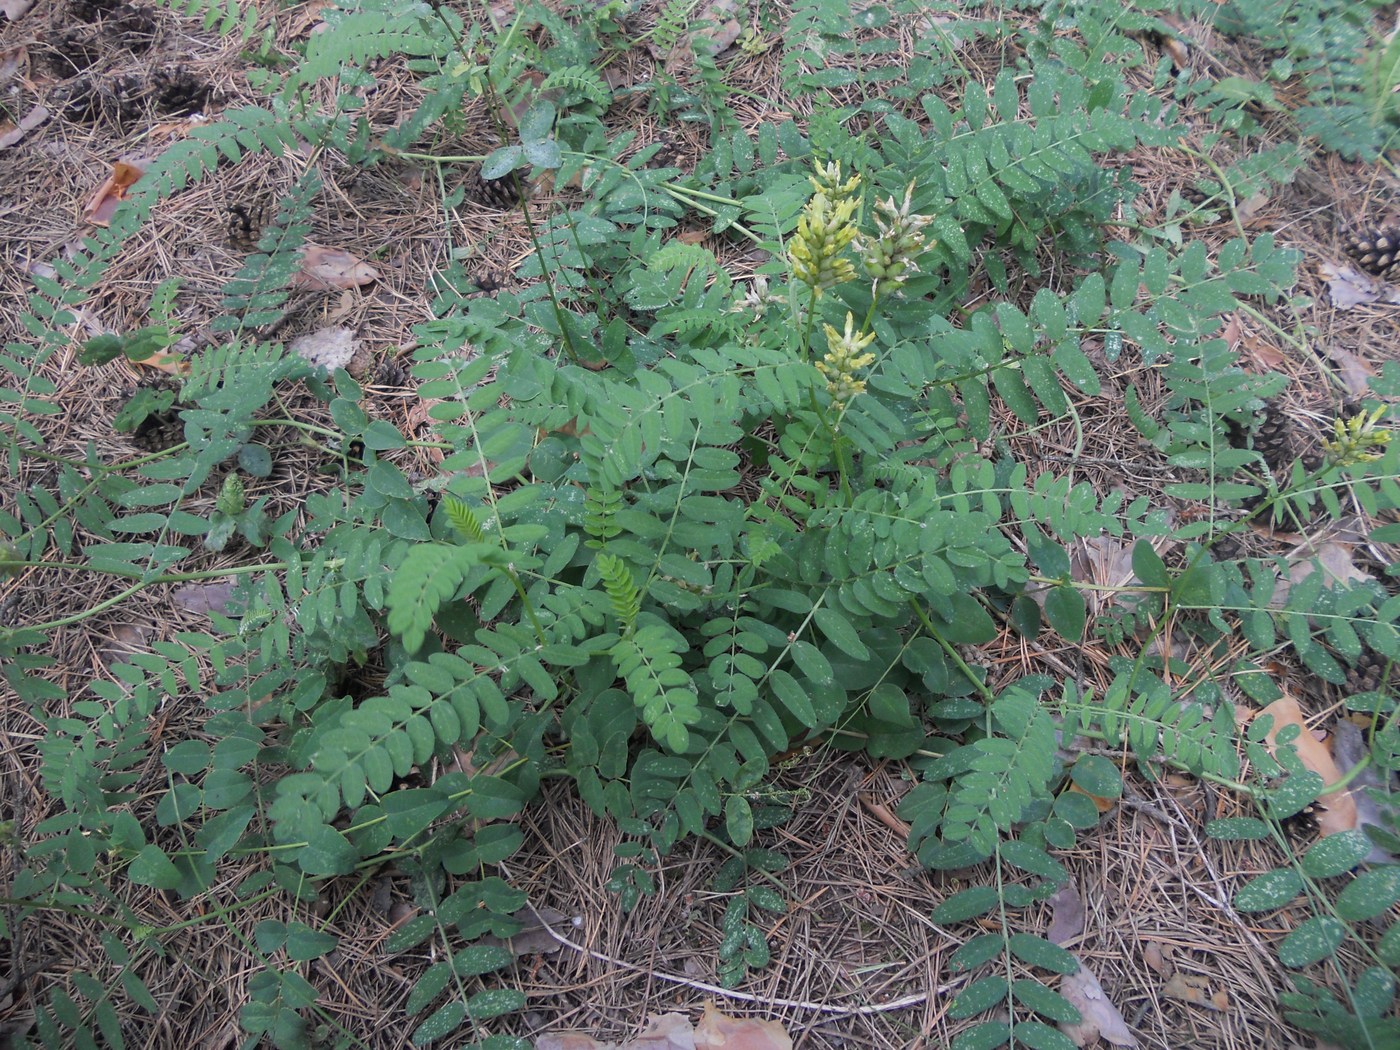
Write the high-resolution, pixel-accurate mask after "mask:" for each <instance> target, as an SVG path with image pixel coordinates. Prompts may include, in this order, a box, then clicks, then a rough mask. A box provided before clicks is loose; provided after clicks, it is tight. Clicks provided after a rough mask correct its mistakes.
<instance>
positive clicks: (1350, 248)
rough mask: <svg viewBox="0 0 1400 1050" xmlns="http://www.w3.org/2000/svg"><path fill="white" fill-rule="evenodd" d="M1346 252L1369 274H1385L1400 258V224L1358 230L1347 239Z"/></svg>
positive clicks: (1382, 224) (1390, 223)
mask: <svg viewBox="0 0 1400 1050" xmlns="http://www.w3.org/2000/svg"><path fill="white" fill-rule="evenodd" d="M1346 250H1347V254H1348V255H1350V256H1351V257H1352V258H1353V259H1355V260H1356V264H1357V265H1358V266H1360V267H1361V269H1363V270H1365V271H1366V272H1367V273H1374V274H1384V273H1386V272H1387V271H1389V270H1390V269H1391V268H1392V267H1393V266H1394V265H1395V263H1396V260H1397V258H1400V224H1397V223H1392V222H1388V223H1381V224H1380V225H1378V226H1368V227H1365V228H1363V229H1360V230H1357V231H1356V232H1354V233H1352V234H1351V236H1349V237H1348V238H1347V241H1346Z"/></svg>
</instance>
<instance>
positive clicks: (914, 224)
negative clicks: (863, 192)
mask: <svg viewBox="0 0 1400 1050" xmlns="http://www.w3.org/2000/svg"><path fill="white" fill-rule="evenodd" d="M913 198H914V184H913V183H912V182H911V183H910V184H909V188H908V189H906V190H905V191H904V203H903V204H900V205H896V204H895V202H894V198H893V197H890V198H889V199H888V200H886V201H884V202H883V203H880V204H876V205H875V228H876V229H877V230H879V231H880V235H879V236H878V237H861V238H860V239H859V240H858V241H857V243H856V249H857V250H858V251H859V252H860V258H861V264H862V265H863V266H864V268H865V272H866V273H867V274H869V275H870V278H871V280H872V281H873V282H874V294H875V296H876V297H877V298H878V297H879V296H882V295H885V294H887V293H889V292H892V291H895V290H896V289H898V288H899V286H900V285H902V284H903V283H904V282H905V280H906V279H907V278H908V276H909V273H910V271H912V269H913V263H914V260H915V259H916V258H917V257H918V256H919V255H921V254H923V253H924V252H926V251H928V250H929V249H930V248H932V247H933V246H934V244H935V243H937V242H935V241H925V240H924V238H923V229H924V227H925V226H927V225H928V224H929V223H930V222H932V221H933V220H932V217H931V216H928V215H911V214H910V213H909V208H910V205H911V202H912V201H913Z"/></svg>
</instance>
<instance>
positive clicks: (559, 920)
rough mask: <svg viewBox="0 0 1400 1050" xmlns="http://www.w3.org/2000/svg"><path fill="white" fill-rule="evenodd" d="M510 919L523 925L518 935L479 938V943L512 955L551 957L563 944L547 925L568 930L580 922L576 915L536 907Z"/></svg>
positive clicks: (529, 907) (522, 911) (527, 907)
mask: <svg viewBox="0 0 1400 1050" xmlns="http://www.w3.org/2000/svg"><path fill="white" fill-rule="evenodd" d="M511 918H513V919H519V920H520V921H521V922H522V923H524V925H523V926H522V927H521V929H520V932H519V933H516V934H514V935H512V936H510V937H496V936H493V935H492V934H489V933H488V934H487V935H486V936H484V937H482V938H481V943H482V944H492V945H495V946H496V947H498V948H505V949H506V950H507V951H508V952H510V953H511V954H512V955H550V954H553V953H554V952H557V951H558V950H559V949H560V948H562V947H563V945H561V944H560V943H559V942H558V941H557V940H556V939H555V938H554V936H553V935H552V934H551V933H550V932H549V929H548V928H547V926H548V927H553V928H555V929H558V928H561V927H562V928H563V929H566V930H567V929H571V928H573V927H575V926H579V925H581V924H582V922H583V920H582V919H581V918H579V917H577V916H573V915H565V914H564V913H563V912H562V911H557V910H556V909H554V908H545V907H540V908H536V907H532V906H529V905H527V906H526V907H524V908H521V909H520V910H519V911H517V912H516V913H515V914H514V915H512V916H511Z"/></svg>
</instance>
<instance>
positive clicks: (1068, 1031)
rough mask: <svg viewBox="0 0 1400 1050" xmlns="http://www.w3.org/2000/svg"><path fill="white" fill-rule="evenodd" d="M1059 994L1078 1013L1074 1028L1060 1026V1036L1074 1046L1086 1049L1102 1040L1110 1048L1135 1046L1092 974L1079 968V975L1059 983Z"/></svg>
mask: <svg viewBox="0 0 1400 1050" xmlns="http://www.w3.org/2000/svg"><path fill="white" fill-rule="evenodd" d="M1060 994H1061V995H1063V996H1064V997H1065V998H1066V999H1067V1000H1069V1002H1070V1003H1071V1004H1072V1005H1073V1006H1074V1008H1075V1009H1076V1010H1078V1011H1079V1017H1080V1020H1079V1023H1078V1024H1063V1023H1062V1024H1061V1025H1060V1031H1062V1032H1064V1034H1065V1035H1067V1036H1068V1037H1069V1038H1070V1040H1071V1041H1072V1042H1073V1043H1074V1045H1075V1046H1090V1045H1092V1044H1093V1043H1094V1042H1096V1041H1097V1040H1100V1039H1102V1040H1103V1041H1104V1042H1106V1043H1108V1044H1109V1045H1110V1046H1137V1045H1138V1041H1137V1037H1136V1036H1134V1035H1133V1033H1132V1030H1131V1029H1130V1028H1129V1027H1128V1023H1127V1022H1126V1021H1124V1020H1123V1015H1122V1014H1121V1013H1119V1012H1118V1007H1116V1006H1114V1005H1113V1003H1112V1001H1111V1000H1110V999H1109V998H1108V996H1107V995H1105V994H1104V990H1103V986H1102V985H1101V984H1099V979H1098V978H1097V977H1095V976H1094V972H1093V971H1092V970H1090V969H1089V967H1087V966H1085V965H1084V964H1083V963H1080V964H1079V972H1078V973H1072V974H1070V975H1069V976H1068V977H1066V978H1065V979H1064V980H1063V981H1061V982H1060Z"/></svg>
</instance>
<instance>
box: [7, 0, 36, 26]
mask: <svg viewBox="0 0 1400 1050" xmlns="http://www.w3.org/2000/svg"><path fill="white" fill-rule="evenodd" d="M33 6H34V0H0V12H4V15H5V17H6V18H8V19H9V20H10V21H11V22H17V21H19V19H20V17H21V16H22V15H23V14H24V13H25V12H26V11H28V10H29V9H30V8H31V7H33Z"/></svg>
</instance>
